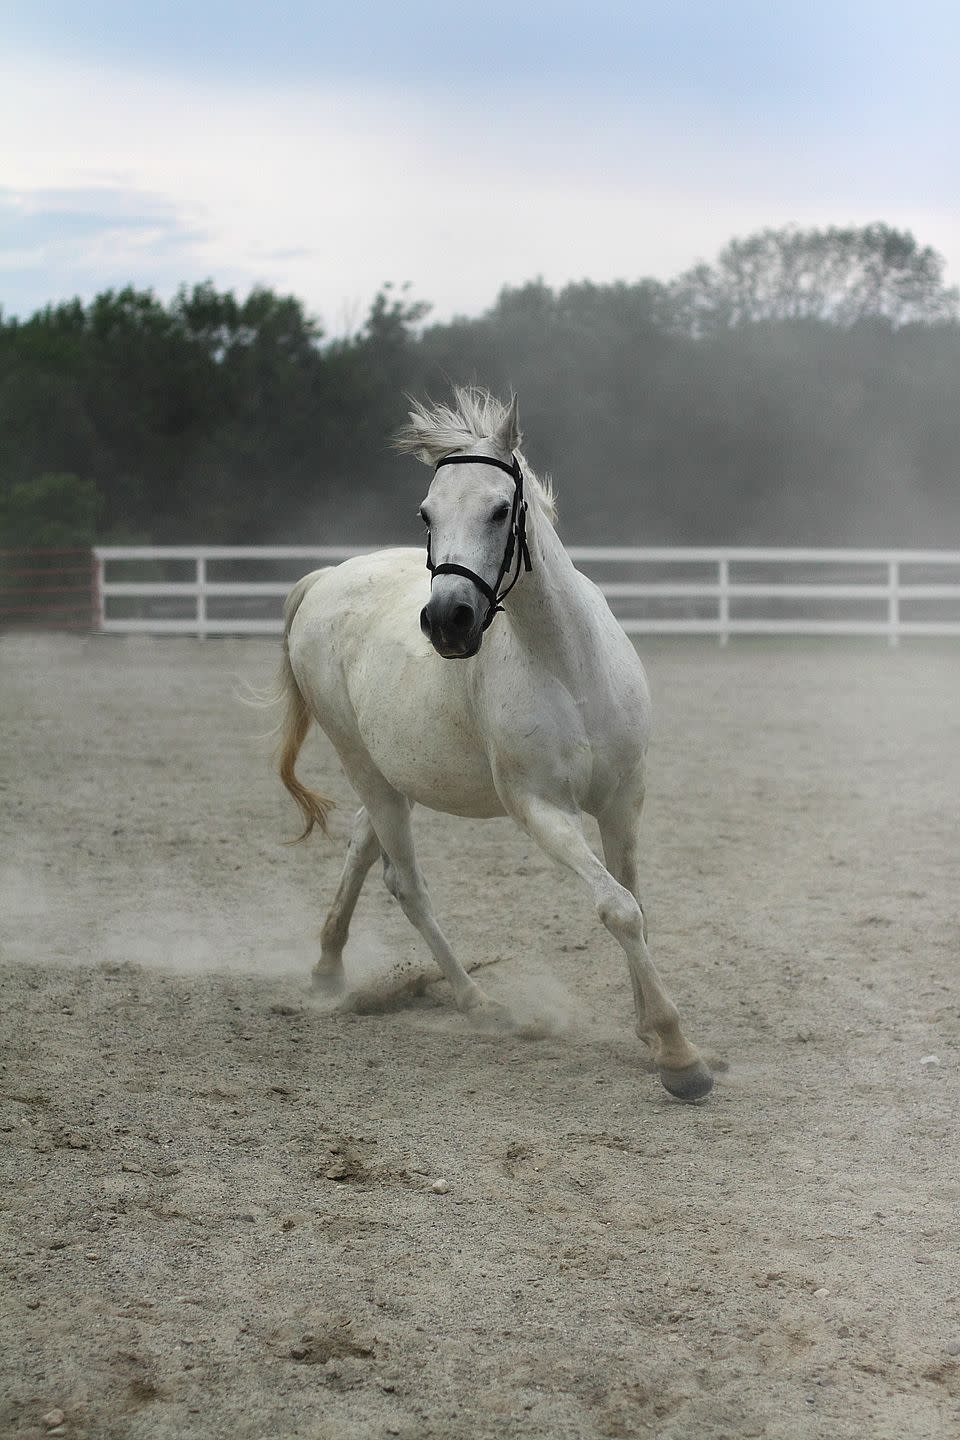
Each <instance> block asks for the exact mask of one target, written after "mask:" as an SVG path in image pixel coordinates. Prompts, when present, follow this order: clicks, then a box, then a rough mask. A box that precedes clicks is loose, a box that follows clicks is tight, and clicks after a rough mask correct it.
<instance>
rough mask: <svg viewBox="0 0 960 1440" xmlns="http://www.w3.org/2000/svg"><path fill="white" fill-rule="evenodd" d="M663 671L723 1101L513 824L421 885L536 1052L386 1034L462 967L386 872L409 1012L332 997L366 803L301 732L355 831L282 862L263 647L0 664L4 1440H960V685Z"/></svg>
mask: <svg viewBox="0 0 960 1440" xmlns="http://www.w3.org/2000/svg"><path fill="white" fill-rule="evenodd" d="M643 650H644V655H645V659H646V660H647V664H648V670H649V673H650V677H651V682H652V687H653V692H654V700H655V705H656V712H657V731H656V738H655V743H654V747H653V750H652V756H651V767H650V792H649V803H648V812H647V825H646V835H647V849H648V856H649V866H648V884H647V891H646V897H645V898H646V901H647V905H648V911H649V915H650V921H651V943H652V947H653V954H654V957H655V959H656V961H657V963H658V965H659V967H660V970H661V973H662V974H663V976H664V978H665V980H666V983H667V984H668V986H669V988H670V989H671V991H672V993H673V994H674V997H675V998H676V1000H677V1001H678V1003H679V1005H680V1007H681V1010H682V1013H683V1015H684V1018H685V1020H686V1023H687V1028H688V1032H689V1033H690V1035H691V1037H692V1038H693V1039H694V1040H695V1041H696V1042H697V1043H699V1044H700V1045H701V1047H702V1048H703V1049H704V1051H705V1053H706V1055H707V1056H708V1057H711V1058H712V1059H713V1060H714V1062H715V1063H716V1064H717V1068H718V1075H717V1086H716V1089H715V1091H714V1093H713V1095H712V1096H711V1097H710V1099H709V1101H708V1102H707V1103H706V1104H705V1105H702V1106H696V1107H689V1106H684V1105H682V1104H679V1103H677V1102H675V1101H673V1100H671V1099H670V1098H669V1097H668V1096H667V1095H666V1094H665V1092H664V1091H663V1090H662V1089H661V1088H660V1086H659V1084H658V1083H657V1081H656V1078H655V1076H653V1075H652V1074H651V1073H649V1071H648V1070H647V1069H646V1068H645V1067H644V1064H643V1060H642V1055H641V1047H640V1046H639V1043H638V1042H637V1041H636V1040H635V1039H634V1038H633V1033H632V1028H631V1004H630V987H629V982H628V978H627V973H626V967H625V965H624V963H623V962H622V958H621V956H620V953H619V951H618V950H617V948H616V946H615V944H614V942H613V941H612V940H611V938H610V937H609V936H608V935H607V934H606V932H605V931H603V929H602V928H601V927H600V925H599V923H598V922H597V921H596V919H595V917H594V915H593V912H592V909H591V906H590V904H589V901H588V899H587V898H586V896H585V895H584V894H583V893H581V891H580V890H579V888H578V886H577V885H576V883H575V882H573V881H572V880H570V879H568V878H567V877H566V876H565V875H564V874H563V873H561V872H560V871H559V870H558V869H556V868H555V867H554V866H553V865H552V864H551V863H550V862H549V861H547V860H546V859H545V858H544V857H542V856H541V855H540V854H539V853H538V852H537V851H536V850H535V849H534V848H533V847H532V846H531V845H530V844H529V843H527V842H526V841H525V840H524V839H523V838H522V837H521V836H520V835H519V834H518V832H517V831H516V830H514V829H513V827H512V826H511V825H510V824H509V822H506V821H487V822H476V823H474V822H465V821H458V820H452V819H449V818H447V817H442V816H438V815H433V814H428V813H419V814H418V817H417V820H418V824H417V831H418V836H419V839H420V853H421V858H422V862H423V866H424V869H425V872H426V874H427V877H428V879H429V881H430V884H431V890H432V894H433V897H434V901H435V904H436V908H437V912H438V915H439V917H440V919H441V923H442V924H443V925H444V927H445V929H446V931H447V933H448V935H449V936H450V938H451V940H452V942H453V943H454V944H455V946H456V948H457V949H458V951H459V953H460V954H461V956H462V957H463V958H464V960H465V961H466V962H467V963H472V962H476V961H479V962H482V963H484V964H487V965H489V966H490V968H488V969H487V970H486V971H485V973H484V977H483V983H484V985H485V987H486V988H487V989H488V990H489V992H490V993H491V994H493V995H494V996H496V997H497V998H498V999H502V1000H505V1001H507V1002H508V1003H510V1004H512V1005H513V1007H514V1009H515V1010H516V1011H517V1012H518V1013H519V1015H520V1016H521V1018H522V1019H524V1020H525V1021H527V1022H529V1024H530V1026H531V1027H532V1028H533V1029H539V1031H540V1032H541V1038H537V1039H533V1038H518V1037H516V1036H511V1037H507V1038H503V1037H498V1036H494V1035H489V1034H482V1033H477V1032H475V1031H474V1030H472V1029H471V1028H470V1027H469V1025H468V1024H467V1023H466V1022H465V1021H464V1020H462V1019H461V1018H460V1017H459V1016H458V1015H457V1014H456V1013H455V1012H454V1011H453V1010H452V1008H451V1005H450V1002H449V996H448V994H447V992H446V989H445V986H444V985H442V984H430V985H428V986H427V987H426V989H425V991H424V993H422V994H420V995H416V994H414V995H407V996H406V997H402V996H401V997H400V998H399V999H395V1000H394V1001H393V1002H391V1001H390V999H389V995H388V994H387V993H386V992H387V991H388V990H389V986H390V984H392V983H393V981H394V980H397V979H398V978H399V980H400V981H401V982H409V981H411V980H412V979H416V977H417V976H420V975H421V974H426V975H431V976H432V971H430V970H429V968H428V966H427V965H426V964H425V963H424V951H423V949H422V946H421V942H420V941H419V938H418V937H417V936H416V935H415V934H414V932H413V931H412V930H411V929H410V928H409V926H408V925H407V922H406V921H405V920H404V919H403V917H402V915H401V914H400V913H399V910H398V908H397V906H396V904H395V903H394V902H393V901H392V900H390V898H389V897H388V896H387V894H386V892H385V890H384V888H383V886H382V884H381V883H380V880H379V876H378V874H377V872H373V873H372V874H371V877H370V880H369V882H368V887H367V889H366V890H365V891H364V894H363V896H362V898H361V901H360V906H359V910H358V915H357V921H356V925H355V930H354V939H353V942H352V944H353V948H352V954H351V952H350V951H348V962H349V961H351V960H352V973H353V975H354V976H355V977H356V984H357V986H358V987H359V988H360V991H361V995H362V996H363V997H365V1003H369V1004H373V1003H379V1004H380V1005H381V1009H380V1010H379V1011H378V1012H376V1013H364V1014H336V1013H331V1012H330V1011H329V1010H325V1009H324V1008H323V1007H321V1006H320V1005H318V1004H315V1003H313V1002H312V1001H311V999H310V997H309V995H308V993H307V990H306V978H307V974H308V971H309V967H310V964H311V963H312V960H313V957H314V947H315V943H316V942H315V938H314V937H315V934H316V931H317V929H318V927H319V924H320V922H321V920H322V917H323V914H324V905H325V901H326V900H328V899H329V897H330V896H331V894H332V891H333V887H334V884H335V880H336V876H337V874H338V873H339V868H340V864H341V861H342V854H343V848H344V844H345V837H346V834H347V830H348V827H349V819H350V815H351V810H352V807H351V800H350V796H349V792H348V790H347V788H346V786H345V783H344V782H343V780H342V778H340V776H339V773H338V770H337V768H336V765H335V763H334V758H333V756H332V753H331V751H330V748H329V746H328V745H327V744H326V742H325V741H322V740H319V739H318V740H315V741H314V740H311V741H310V742H309V744H308V746H307V747H306V749H305V751H304V756H303V761H302V765H301V770H302V773H303V774H304V776H305V777H308V778H311V779H312V780H313V781H314V783H319V784H321V786H322V787H323V788H329V787H332V791H333V793H334V794H335V795H336V796H337V799H338V801H339V802H340V809H339V810H338V812H337V815H336V817H335V824H334V831H335V835H334V839H333V840H332V841H325V840H322V839H319V840H315V841H311V842H310V843H309V844H307V845H303V846H299V847H294V848H292V849H288V848H284V847H283V845H282V844H281V841H282V840H283V839H284V837H286V836H288V835H290V834H291V833H295V825H296V815H295V813H294V809H293V806H292V804H291V803H290V802H289V800H288V799H287V797H286V794H285V792H283V791H282V789H281V787H280V785H279V782H278V781H277V780H276V778H275V777H274V775H273V773H272V771H271V769H270V766H269V763H268V751H269V746H268V745H267V744H266V743H265V742H264V741H262V740H261V739H260V738H258V731H259V730H261V729H262V728H263V726H264V719H263V716H262V714H260V713H258V712H256V711H255V710H252V709H250V708H247V707H245V706H244V705H243V704H241V703H240V702H239V700H238V699H237V691H238V689H239V688H241V687H242V685H243V684H245V683H249V684H252V685H254V686H262V685H264V684H266V683H267V681H268V680H269V678H270V675H271V672H272V666H273V663H274V657H275V650H274V648H273V647H272V646H271V645H268V644H266V643H261V642H239V641H237V642H233V641H231V642H216V641H210V642H207V643H205V644H199V643H197V642H193V641H174V640H171V641H160V640H156V641H150V640H130V641H127V640H123V639H118V640H110V639H99V640H87V641H84V640H66V639H64V640H53V639H46V640H40V641H38V640H36V639H27V638H21V639H17V638H7V639H5V640H3V641H2V642H0V727H2V729H0V734H2V748H0V767H2V768H0V962H2V963H0V983H2V990H3V1031H4V1033H3V1049H2V1055H0V1090H2V1110H0V1141H2V1152H0V1153H2V1155H3V1189H2V1201H0V1203H2V1218H0V1223H2V1251H3V1296H2V1302H0V1316H2V1318H0V1396H2V1398H0V1435H2V1436H3V1437H18V1440H27V1437H37V1436H42V1435H48V1434H64V1435H66V1436H68V1437H72V1440H80V1437H89V1440H100V1437H104V1440H114V1437H116V1440H147V1437H149V1440H181V1437H203V1440H206V1437H220V1436H223V1437H235V1440H293V1437H297V1440H301V1437H302V1440H352V1437H357V1440H360V1437H363V1440H366V1437H368V1436H369V1437H380V1436H402V1437H409V1440H432V1437H437V1440H439V1437H444V1440H474V1437H476V1440H486V1437H504V1436H511V1437H512V1436H517V1437H545V1440H546V1437H549V1440H554V1437H556V1440H568V1437H569V1440H579V1437H585V1440H586V1437H594V1436H628V1437H629V1436H640V1437H648V1436H650V1437H653V1436H656V1437H660V1440H691V1437H696V1440H721V1437H726V1440H740V1437H745V1436H763V1437H771V1440H774V1437H775V1440H788V1437H790V1440H792V1437H811V1440H813V1437H817V1440H820V1437H822V1440H837V1437H851V1440H853V1437H856V1440H864V1437H868V1440H885V1437H897V1440H905V1437H908V1440H914V1437H916V1440H921V1437H923V1440H931V1437H940V1436H950V1435H955V1434H957V1433H960V1259H958V1240H957V1223H958V1218H957V1217H958V1215H960V1146H958V1114H960V1108H958V1102H960V1094H958V1066H960V993H958V988H957V959H958V949H960V927H958V908H960V830H958V812H960V650H958V649H957V648H956V647H955V646H954V647H952V648H951V647H949V646H948V645H946V644H944V645H943V646H929V647H928V646H923V645H919V644H918V645H911V644H906V645H904V647H903V648H902V649H901V650H900V651H898V652H888V651H887V650H886V649H885V648H884V647H883V646H882V644H880V643H876V644H869V645H868V644H861V643H859V642H849V643H843V642H836V643H833V644H830V645H826V644H819V643H813V642H809V643H807V642H803V641H794V642H790V643H782V644H781V643H777V644H769V645H768V644H763V643H756V644H754V643H751V642H740V643H733V644H731V646H730V647H729V649H728V650H726V651H721V650H720V649H718V648H715V647H714V646H712V645H710V644H707V643H704V644H700V643H699V642H696V641H691V642H685V643H669V644H668V643H666V642H662V643H652V644H646V645H644V647H643ZM439 1182H445V1183H443V1184H441V1183H439ZM57 1412H62V1417H63V1418H62V1422H61V1416H60V1414H58V1413H57Z"/></svg>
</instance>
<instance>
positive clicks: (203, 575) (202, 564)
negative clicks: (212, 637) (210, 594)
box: [197, 555, 207, 640]
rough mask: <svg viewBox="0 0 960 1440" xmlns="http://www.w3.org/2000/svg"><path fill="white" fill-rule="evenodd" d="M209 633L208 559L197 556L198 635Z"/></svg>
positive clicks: (201, 636) (203, 556)
mask: <svg viewBox="0 0 960 1440" xmlns="http://www.w3.org/2000/svg"><path fill="white" fill-rule="evenodd" d="M206 633H207V557H206V556H205V555H198V556H197V635H198V636H199V637H200V639H201V640H202V639H203V638H204V636H205V635H206Z"/></svg>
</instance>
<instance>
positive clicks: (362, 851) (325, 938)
mask: <svg viewBox="0 0 960 1440" xmlns="http://www.w3.org/2000/svg"><path fill="white" fill-rule="evenodd" d="M379 854H380V842H379V841H378V840H377V836H376V832H375V831H374V828H373V826H372V824H371V823H370V816H369V815H368V814H367V811H366V810H365V809H362V810H358V811H357V815H356V818H355V819H354V822H353V834H352V835H351V837H350V844H349V845H348V847H347V858H346V860H345V861H344V865H343V871H342V873H341V875H340V883H339V885H338V886H337V893H336V894H335V895H334V897H333V904H332V905H331V906H330V910H329V912H328V914H327V918H326V920H325V921H324V922H323V929H322V930H321V932H320V959H319V960H318V961H317V963H316V965H315V966H314V967H313V977H312V983H313V988H314V989H315V990H318V991H320V992H321V993H322V994H325V995H338V994H340V992H341V991H342V990H343V989H344V984H345V982H344V973H343V947H344V945H346V943H347V936H348V935H349V933H350V921H351V919H352V918H353V912H354V910H355V909H356V905H357V901H358V899H359V898H360V891H361V890H362V889H363V882H364V880H365V879H366V878H367V874H368V872H369V870H370V867H371V865H372V864H373V862H374V860H376V858H377V856H378V855H379Z"/></svg>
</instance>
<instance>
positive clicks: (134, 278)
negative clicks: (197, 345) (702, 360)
mask: <svg viewBox="0 0 960 1440" xmlns="http://www.w3.org/2000/svg"><path fill="white" fill-rule="evenodd" d="M958 54H960V6H958V5H956V4H955V3H930V0H920V3H914V4H912V5H904V4H903V3H902V0H896V3H892V0H849V3H844V0H833V3H828V0H803V3H794V0H787V3H782V4H778V3H775V0H763V3H754V0H656V3H644V0H633V3H630V4H612V3H606V0H597V3H590V4H586V3H584V4H568V3H559V4H545V3H532V4H530V3H524V0H512V3H510V4H507V3H502V0H483V3H481V4H478V5H477V6H471V7H469V8H467V7H463V6H459V5H453V4H451V3H450V0H444V3H439V0H407V3H404V4H397V3H395V0H394V3H377V4H372V3H362V0H361V3H350V4H342V3H338V4H330V3H319V0H312V3H302V0H294V3H283V0H278V3H277V4H276V5H275V6H273V7H268V6H267V5H265V4H263V3H262V0H258V3H256V4H254V3H251V0H195V3H193V4H191V5H185V4H183V3H175V4H171V3H166V4H165V3H163V0H152V3H150V4H146V3H143V0H84V3H82V4H81V3H79V0H70V3H67V0H49V3H48V0H4V4H3V6H2V10H0V306H2V308H3V310H4V311H5V312H6V313H8V314H9V313H13V314H25V313H28V312H29V311H30V310H32V309H33V308H35V307H37V306H39V305H41V304H44V303H46V302H47V301H48V300H59V299H63V298H66V297H69V296H72V295H74V294H80V295H82V296H84V297H89V296H91V295H92V294H93V293H95V291H97V290H98V289H103V288H105V287H107V286H120V285H124V284H128V283H134V284H136V285H139V286H153V287H154V288H155V289H156V290H157V291H158V292H159V293H160V294H162V295H163V296H168V295H169V294H171V293H172V291H173V290H174V289H175V288H176V286H177V285H178V284H179V283H180V282H182V281H186V282H188V283H192V282H194V281H198V280H202V279H205V278H211V279H212V280H213V281H214V282H215V283H216V284H217V285H218V286H220V287H234V288H238V289H240V290H246V289H247V288H248V287H249V286H250V285H251V284H253V283H256V282H262V283H264V284H267V285H271V286H274V287H277V288H279V289H282V290H285V291H287V290H289V291H293V292H294V293H296V294H297V295H299V296H301V297H302V298H303V299H304V300H305V301H306V302H307V304H308V306H309V307H310V308H311V309H312V310H313V311H314V312H315V313H317V314H319V315H320V317H321V319H322V320H323V322H324V324H325V326H326V328H327V330H328V331H332V332H341V331H343V330H344V329H347V328H351V327H352V326H354V325H355V324H357V323H358V322H359V321H360V320H361V319H362V317H363V315H364V314H365V313H366V310H367V307H368V305H369V303H370V300H371V299H372V297H373V295H374V293H375V291H376V290H377V288H378V287H379V286H380V285H381V284H382V282H384V281H385V280H392V281H395V282H400V283H402V282H404V281H409V282H410V284H411V288H412V293H413V294H414V295H416V296H417V297H418V298H424V299H427V300H430V301H432V302H433V304H434V307H435V313H436V314H437V315H438V316H441V317H444V316H448V315H450V314H452V313H454V312H461V313H476V312H477V311H479V310H481V309H483V308H484V307H486V306H487V305H488V304H489V303H490V302H491V301H492V300H493V298H494V297H495V295H496V293H497V291H498V289H499V288H500V286H501V285H502V284H504V283H519V282H521V281H523V280H526V279H531V278H533V277H535V276H537V275H542V276H543V277H544V278H545V279H546V280H547V281H549V282H550V283H553V284H560V283H563V282H564V281H566V280H571V279H583V278H589V279H593V280H610V279H615V278H623V279H636V278H638V277H639V276H641V275H656V276H660V277H662V278H666V277H668V276H670V275H673V274H676V273H677V272H678V271H680V270H682V269H685V268H686V267H687V266H689V265H690V264H692V263H693V262H694V261H695V260H697V259H710V258H712V257H713V255H714V254H715V253H716V251H717V250H718V249H719V248H720V246H721V245H722V244H723V243H724V241H725V240H727V239H728V238H729V237H730V236H731V235H734V234H746V233H748V232H749V231H751V230H754V229H757V228H759V227H761V226H764V225H774V226H779V225H784V224H787V223H788V222H794V223H796V224H799V225H826V224H846V223H854V224H861V223H866V222H868V221H871V220H878V219H882V220H885V221H887V222H889V223H891V224H894V225H898V226H903V227H906V228H909V229H912V230H913V231H914V233H915V235H916V236H917V238H918V239H919V240H920V241H922V242H924V243H927V244H932V245H934V246H935V247H936V248H937V249H939V250H940V251H941V252H942V253H943V254H944V255H945V256H946V258H947V260H948V263H949V270H948V278H949V279H950V280H951V281H952V282H953V283H957V282H958V281H960V188H958V182H960V174H958V170H960V166H958V140H960V82H958V78H957V77H958Z"/></svg>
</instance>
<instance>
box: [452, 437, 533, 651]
mask: <svg viewBox="0 0 960 1440" xmlns="http://www.w3.org/2000/svg"><path fill="white" fill-rule="evenodd" d="M511 459H512V461H513V463H512V464H511V465H508V464H507V463H506V462H505V461H504V460H496V459H495V458H494V457H493V456H492V455H445V456H444V457H443V459H442V460H438V461H437V463H436V465H435V467H434V469H435V471H436V470H439V469H440V466H441V465H496V467H497V469H498V470H505V471H506V472H507V474H508V475H511V476H512V477H513V505H512V506H511V509H510V533H509V535H508V536H507V545H506V549H505V550H504V552H503V560H502V561H501V563H500V569H499V571H498V572H497V578H496V580H495V581H494V582H493V585H492V586H491V585H488V584H487V582H486V580H484V578H483V576H482V575H477V574H476V573H475V572H474V571H473V570H468V569H467V567H466V566H465V565H455V564H453V563H452V562H445V563H444V564H443V565H434V563H433V557H432V556H431V554H430V533H429V531H428V532H427V569H428V570H429V571H430V583H431V585H432V584H433V579H434V577H435V576H437V575H462V576H463V577H464V579H466V580H472V581H473V583H474V585H476V587H477V589H478V590H479V591H480V592H481V594H483V595H484V596H485V597H486V599H487V604H488V607H489V608H488V610H487V615H486V619H485V620H484V622H483V625H482V626H481V630H486V628H487V626H488V625H490V624H491V623H492V621H493V617H494V615H497V614H499V612H500V611H501V610H502V609H503V604H502V601H504V600H505V599H506V598H507V596H508V595H509V594H510V591H511V590H512V589H513V587H514V585H516V583H517V581H518V580H519V579H520V567H521V565H522V566H523V568H524V570H527V571H529V570H532V569H533V566H532V565H531V564H530V551H529V549H528V548H527V502H526V500H524V498H523V471H522V470H521V469H520V461H519V460H518V459H517V457H516V455H513V456H511ZM514 553H516V557H517V566H516V569H515V570H514V572H513V579H512V580H511V581H510V584H509V585H508V586H507V588H506V590H503V591H501V590H500V586H501V584H502V582H503V578H504V576H505V575H506V573H507V571H508V570H509V569H510V562H511V561H512V560H513V557H514Z"/></svg>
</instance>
